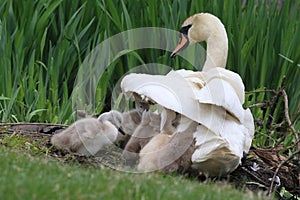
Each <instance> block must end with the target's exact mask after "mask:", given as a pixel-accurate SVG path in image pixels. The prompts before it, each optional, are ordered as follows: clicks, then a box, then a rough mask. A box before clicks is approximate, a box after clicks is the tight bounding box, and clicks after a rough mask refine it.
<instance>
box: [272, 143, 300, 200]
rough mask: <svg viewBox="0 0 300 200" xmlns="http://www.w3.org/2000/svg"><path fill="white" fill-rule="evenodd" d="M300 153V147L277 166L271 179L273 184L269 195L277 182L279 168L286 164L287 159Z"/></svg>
mask: <svg viewBox="0 0 300 200" xmlns="http://www.w3.org/2000/svg"><path fill="white" fill-rule="evenodd" d="M298 153H300V149H298V150H297V151H295V152H293V153H292V154H291V155H290V156H289V157H288V158H287V159H285V160H284V161H282V162H281V163H280V164H279V165H278V166H277V168H276V170H275V173H274V175H273V178H272V181H271V186H270V188H269V189H268V192H267V195H268V196H269V195H270V194H271V192H272V190H273V185H274V182H275V178H276V176H277V174H278V172H279V169H280V168H281V167H282V165H284V164H285V163H286V162H287V161H289V160H291V159H292V158H293V157H294V156H295V155H296V154H298Z"/></svg>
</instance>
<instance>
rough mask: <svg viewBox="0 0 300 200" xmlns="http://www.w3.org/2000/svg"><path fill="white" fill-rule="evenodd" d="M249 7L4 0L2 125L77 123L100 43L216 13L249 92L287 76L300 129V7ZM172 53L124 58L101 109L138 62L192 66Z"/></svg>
mask: <svg viewBox="0 0 300 200" xmlns="http://www.w3.org/2000/svg"><path fill="white" fill-rule="evenodd" d="M242 2H243V1H242V0H239V1H231V0H226V1H218V0H210V1H192V0H188V1H171V0H167V1H159V0H152V1H129V0H115V1H105V0H96V1H87V0H80V1H71V0H65V1H62V0H53V1H49V0H41V1H33V0H28V1H13V0H2V1H1V3H0V55H1V59H0V120H1V121H12V122H14V121H35V122H52V123H70V122H72V121H73V118H72V114H73V112H74V110H73V107H72V101H71V97H72V92H73V87H74V81H75V79H76V75H77V72H78V70H79V69H80V67H81V65H82V62H83V60H84V59H85V58H86V56H87V55H88V54H89V53H90V52H91V51H92V50H93V49H94V48H95V47H96V46H97V45H98V44H100V43H101V42H102V41H104V40H105V39H107V38H109V37H111V36H113V35H115V34H117V33H120V32H122V31H125V30H129V29H133V28H139V27H152V26H156V27H164V28H170V29H173V30H179V28H180V25H181V23H182V22H183V21H184V19H185V18H187V17H188V16H190V15H192V14H195V13H199V12H210V13H212V14H214V15H216V16H218V17H219V18H220V19H221V20H222V22H223V23H224V24H225V27H226V29H227V33H228V37H229V58H228V64H227V66H228V67H227V68H228V69H231V70H233V71H236V72H238V73H239V74H240V75H241V77H242V79H243V81H244V83H245V86H246V89H247V90H254V89H256V88H262V87H263V88H269V89H276V88H278V87H279V84H280V80H281V79H282V77H283V76H284V75H286V77H287V88H286V90H287V93H288V96H289V106H290V113H291V114H292V121H293V123H294V125H295V126H296V127H297V128H299V126H300V125H299V124H300V123H299V120H300V115H299V110H300V104H299V98H300V90H299V85H300V67H299V63H300V54H299V52H300V46H299V45H298V44H299V43H300V37H299V35H300V26H299V20H298V19H299V17H300V16H299V15H300V13H299V10H298V9H299V6H300V2H299V1H284V3H283V4H282V6H281V7H280V6H279V5H277V3H276V2H277V1H271V3H267V2H268V1H258V2H257V1H246V4H245V5H242ZM171 45H173V46H175V45H176V44H171ZM169 55H170V54H169V52H162V51H161V50H157V49H143V50H136V51H134V52H130V53H129V52H127V53H126V54H124V55H122V56H120V58H118V59H117V60H115V61H114V63H113V64H112V66H111V69H109V71H107V72H105V73H104V75H103V77H101V79H100V82H99V84H98V87H97V89H96V95H95V96H96V99H95V102H97V105H96V107H95V108H93V109H94V111H95V112H101V111H103V110H105V109H109V108H110V100H111V99H110V98H111V94H112V90H113V88H114V85H115V84H116V83H117V81H118V80H119V79H120V78H121V77H122V76H123V75H124V73H126V72H127V71H129V70H130V69H132V68H134V67H136V66H138V65H142V64H143V63H161V64H165V65H168V66H173V68H174V69H179V68H183V67H182V66H185V67H186V68H189V69H190V68H192V67H191V66H190V65H189V64H188V63H187V61H185V60H183V59H182V58H179V57H178V58H176V59H175V60H171V59H169ZM116 98H117V97H116ZM264 98H265V97H259V98H258V99H257V100H258V101H259V100H263V99H264ZM87 106H89V105H87ZM278 109H281V108H278ZM277 113H280V112H279V111H278V112H277ZM254 115H255V117H257V116H256V114H254Z"/></svg>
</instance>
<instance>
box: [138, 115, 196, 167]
mask: <svg viewBox="0 0 300 200" xmlns="http://www.w3.org/2000/svg"><path fill="white" fill-rule="evenodd" d="M165 126H166V127H167V126H169V127H172V126H173V125H172V123H168V124H165ZM196 127H197V123H196V122H194V121H191V120H189V119H188V118H185V117H182V119H180V122H179V124H178V126H177V127H176V129H175V131H174V132H173V133H172V134H168V133H167V132H165V131H162V132H160V133H159V134H158V135H156V136H154V137H153V138H152V139H151V140H150V141H149V142H148V143H147V144H146V145H145V147H144V148H143V149H142V150H141V152H140V155H139V156H140V160H139V164H138V166H137V169H138V170H139V171H142V172H149V171H154V170H160V171H163V172H166V173H170V172H176V171H179V170H180V171H181V172H185V171H187V170H188V169H189V168H190V167H191V165H192V162H191V156H192V154H193V152H194V151H195V147H194V139H193V132H194V131H195V130H196Z"/></svg>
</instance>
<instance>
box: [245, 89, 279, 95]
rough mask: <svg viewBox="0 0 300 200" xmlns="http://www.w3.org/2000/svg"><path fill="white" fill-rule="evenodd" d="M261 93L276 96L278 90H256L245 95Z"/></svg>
mask: <svg viewBox="0 0 300 200" xmlns="http://www.w3.org/2000/svg"><path fill="white" fill-rule="evenodd" d="M260 92H271V93H274V94H276V93H277V91H276V90H254V91H246V92H245V94H253V93H260Z"/></svg>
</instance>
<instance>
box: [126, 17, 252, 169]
mask: <svg viewBox="0 0 300 200" xmlns="http://www.w3.org/2000/svg"><path fill="white" fill-rule="evenodd" d="M180 32H181V41H180V42H179V44H178V46H177V47H176V48H175V50H174V51H173V53H172V54H171V57H174V56H175V55H176V54H178V53H179V52H180V51H181V50H183V49H184V48H185V47H187V46H188V45H190V44H193V43H195V42H201V41H206V43H207V55H206V62H205V64H204V67H203V71H202V72H194V71H189V70H178V71H171V72H170V73H168V74H167V75H165V76H161V75H148V74H129V75H127V76H125V77H124V79H123V80H122V82H121V87H122V90H123V92H124V93H125V94H127V95H128V96H130V95H131V94H133V93H134V94H138V95H140V97H145V98H144V99H145V100H149V101H152V102H156V103H157V104H160V105H161V106H163V107H165V108H167V109H170V110H173V111H175V112H177V113H179V114H181V115H183V116H185V117H187V118H189V119H190V120H192V121H195V122H198V123H199V124H200V125H199V126H198V127H197V130H196V131H195V132H194V139H195V140H196V144H195V145H196V150H195V152H194V153H193V155H192V158H191V159H192V162H193V166H194V167H195V168H197V169H199V170H201V171H203V172H207V173H208V174H210V175H221V174H227V173H230V172H232V171H233V170H234V169H235V168H236V167H237V166H238V164H239V163H240V161H241V158H242V156H243V152H246V153H247V152H248V151H249V148H250V146H251V142H252V139H253V136H254V123H253V117H252V114H251V112H250V110H249V109H246V110H244V109H243V107H242V104H243V103H244V85H243V82H242V80H241V78H240V76H239V75H238V74H236V73H234V72H232V71H229V70H226V69H225V66H226V60H227V52H228V41H227V34H226V30H225V28H224V26H223V24H222V23H221V21H220V20H219V19H218V18H217V17H215V16H214V15H211V14H208V13H200V14H195V15H193V16H191V17H189V18H188V19H186V20H185V22H184V23H183V25H182V28H181V30H180Z"/></svg>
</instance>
